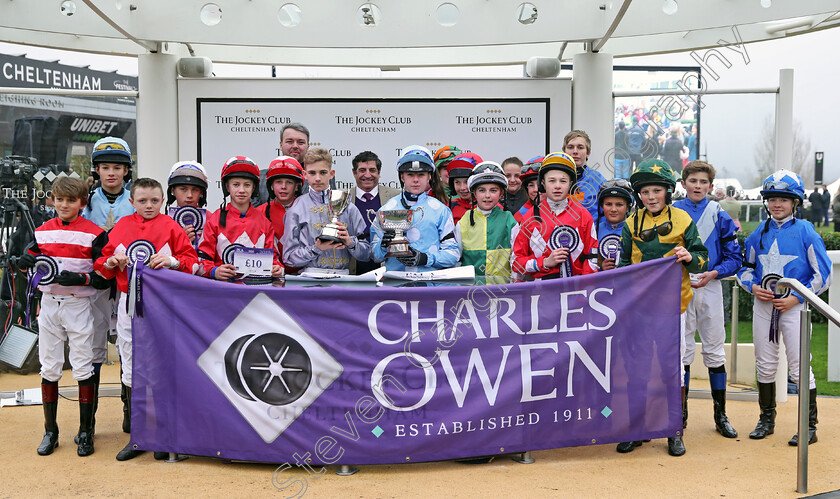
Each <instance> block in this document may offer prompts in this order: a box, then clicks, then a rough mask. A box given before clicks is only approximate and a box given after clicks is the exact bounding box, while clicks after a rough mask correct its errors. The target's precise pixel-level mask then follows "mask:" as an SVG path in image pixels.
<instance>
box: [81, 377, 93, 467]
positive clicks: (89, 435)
mask: <svg viewBox="0 0 840 499" xmlns="http://www.w3.org/2000/svg"><path fill="white" fill-rule="evenodd" d="M94 386H95V384H94V381H93V380H92V379H90V378H88V379H86V380H83V381H80V382H79V435H78V437H79V442H78V443H79V448H78V449H77V454H78V455H79V456H82V457H84V456H89V455H91V454H93V388H94Z"/></svg>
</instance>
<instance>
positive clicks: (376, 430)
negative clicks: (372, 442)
mask: <svg viewBox="0 0 840 499" xmlns="http://www.w3.org/2000/svg"><path fill="white" fill-rule="evenodd" d="M370 432H371V433H373V434H374V435H375V436H376V438H379V437H380V436H381V435H382V434H383V433H385V430H383V429H382V428H380V427H379V425H376V427H374V428H373V429H372V430H370Z"/></svg>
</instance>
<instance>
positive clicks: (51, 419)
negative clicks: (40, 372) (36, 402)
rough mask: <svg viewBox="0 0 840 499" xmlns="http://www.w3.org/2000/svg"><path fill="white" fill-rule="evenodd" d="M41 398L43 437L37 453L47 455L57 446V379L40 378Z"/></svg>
mask: <svg viewBox="0 0 840 499" xmlns="http://www.w3.org/2000/svg"><path fill="white" fill-rule="evenodd" d="M41 399H42V401H43V403H44V439H43V440H42V441H41V445H39V446H38V454H40V455H42V456H48V455H50V454H52V453H53V451H54V450H55V448H56V447H58V424H57V423H56V421H55V418H56V416H57V414H58V381H47V380H45V379H41Z"/></svg>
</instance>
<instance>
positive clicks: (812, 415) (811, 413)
mask: <svg viewBox="0 0 840 499" xmlns="http://www.w3.org/2000/svg"><path fill="white" fill-rule="evenodd" d="M808 395H809V397H808V445H811V444H813V443H815V442H816V441H817V423H818V422H819V421H817V389H816V388H811V390H810V392H809V394H808ZM798 444H799V433H797V434H796V435H794V436H793V438H791V439H790V440H789V441H788V445H790V446H796V445H798Z"/></svg>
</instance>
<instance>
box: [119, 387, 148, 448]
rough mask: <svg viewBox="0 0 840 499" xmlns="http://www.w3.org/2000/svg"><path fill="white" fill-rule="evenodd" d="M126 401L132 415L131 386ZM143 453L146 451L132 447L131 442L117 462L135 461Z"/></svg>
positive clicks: (126, 388)
mask: <svg viewBox="0 0 840 499" xmlns="http://www.w3.org/2000/svg"><path fill="white" fill-rule="evenodd" d="M123 386H125V385H123ZM125 401H126V404H127V405H128V412H129V414H130V413H131V387H129V386H126V387H125ZM143 452H145V451H142V450H137V449H135V448H134V447H133V446H132V445H131V442H130V441H129V442H128V444H126V446H125V447H123V449H122V450H121V451H119V452H118V453H117V461H128V460H129V459H134V458H135V457H137V456H139V455H140V454H142V453H143Z"/></svg>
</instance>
